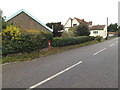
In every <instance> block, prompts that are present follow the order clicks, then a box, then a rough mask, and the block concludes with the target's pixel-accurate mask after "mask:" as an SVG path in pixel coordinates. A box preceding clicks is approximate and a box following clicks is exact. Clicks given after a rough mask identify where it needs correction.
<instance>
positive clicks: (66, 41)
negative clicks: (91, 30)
mask: <svg viewBox="0 0 120 90" xmlns="http://www.w3.org/2000/svg"><path fill="white" fill-rule="evenodd" d="M92 40H94V37H91V36H79V37H56V38H53V41H52V46H54V47H61V46H67V45H75V44H80V43H85V42H87V41H92Z"/></svg>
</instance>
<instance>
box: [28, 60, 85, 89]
mask: <svg viewBox="0 0 120 90" xmlns="http://www.w3.org/2000/svg"><path fill="white" fill-rule="evenodd" d="M82 62H83V61H79V62H78V63H76V64H74V65H72V66H70V67H68V68H66V69H64V70H62V71H60V72H58V73H57V74H55V75H53V76H51V77H49V78H47V79H45V80H43V81H41V82H39V83H37V84H35V85H33V86H31V87H29V88H28V89H26V90H32V89H34V88H36V87H38V86H40V85H42V84H44V83H46V82H48V81H49V80H51V79H53V78H55V77H57V76H59V75H61V74H63V73H64V72H66V71H68V70H70V69H72V68H74V67H75V66H77V65H79V64H80V63H82Z"/></svg>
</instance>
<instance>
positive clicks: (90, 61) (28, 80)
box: [2, 38, 119, 89]
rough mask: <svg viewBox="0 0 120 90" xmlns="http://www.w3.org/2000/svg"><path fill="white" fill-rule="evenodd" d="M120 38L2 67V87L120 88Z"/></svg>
mask: <svg viewBox="0 0 120 90" xmlns="http://www.w3.org/2000/svg"><path fill="white" fill-rule="evenodd" d="M118 43H119V42H118V38H115V39H112V40H108V41H105V42H101V43H98V44H93V45H89V46H85V47H80V48H76V49H71V50H68V51H65V52H62V53H57V54H54V55H49V56H47V57H41V58H38V59H34V60H32V61H25V62H19V63H13V64H6V65H3V66H2V70H3V71H2V72H3V73H2V75H3V77H2V81H3V88H28V89H34V88H117V87H118Z"/></svg>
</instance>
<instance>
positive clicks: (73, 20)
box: [64, 17, 92, 32]
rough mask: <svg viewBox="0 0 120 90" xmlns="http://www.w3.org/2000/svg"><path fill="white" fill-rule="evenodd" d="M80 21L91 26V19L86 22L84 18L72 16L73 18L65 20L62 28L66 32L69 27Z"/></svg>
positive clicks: (76, 24)
mask: <svg viewBox="0 0 120 90" xmlns="http://www.w3.org/2000/svg"><path fill="white" fill-rule="evenodd" d="M81 23H84V24H86V25H88V26H89V27H91V26H92V22H91V21H90V22H86V21H84V19H82V20H81V19H79V18H76V17H74V18H73V19H72V18H69V19H68V20H67V22H66V23H65V25H64V30H65V31H67V32H68V30H69V28H71V27H73V26H78V25H79V24H81Z"/></svg>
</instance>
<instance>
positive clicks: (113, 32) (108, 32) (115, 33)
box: [108, 32, 117, 34]
mask: <svg viewBox="0 0 120 90" xmlns="http://www.w3.org/2000/svg"><path fill="white" fill-rule="evenodd" d="M108 34H117V33H116V32H108Z"/></svg>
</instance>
